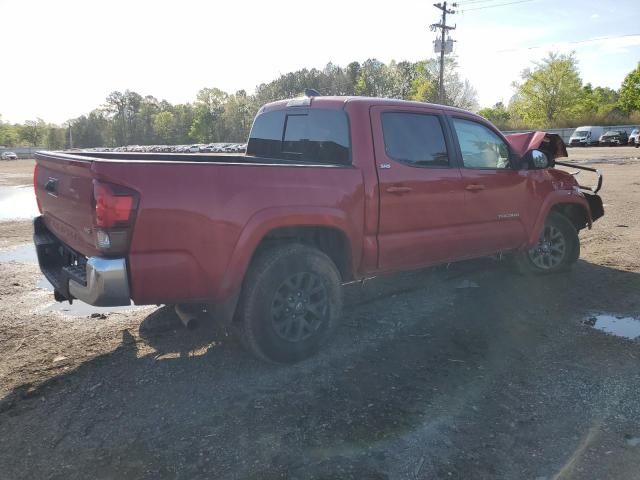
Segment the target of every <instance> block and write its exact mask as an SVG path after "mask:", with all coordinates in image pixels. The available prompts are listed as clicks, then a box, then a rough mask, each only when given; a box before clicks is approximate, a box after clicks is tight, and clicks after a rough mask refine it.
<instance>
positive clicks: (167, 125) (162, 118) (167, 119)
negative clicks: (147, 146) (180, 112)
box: [153, 111, 175, 143]
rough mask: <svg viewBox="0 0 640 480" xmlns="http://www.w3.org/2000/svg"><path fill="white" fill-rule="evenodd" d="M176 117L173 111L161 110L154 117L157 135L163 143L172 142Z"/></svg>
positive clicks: (154, 127)
mask: <svg viewBox="0 0 640 480" xmlns="http://www.w3.org/2000/svg"><path fill="white" fill-rule="evenodd" d="M174 121H175V117H174V115H173V113H171V112H166V111H165V112H159V113H157V114H156V115H155V117H153V129H154V131H155V135H156V136H157V137H158V139H159V140H160V142H162V143H171V140H172V135H173V133H172V132H173V126H174V125H173V124H174Z"/></svg>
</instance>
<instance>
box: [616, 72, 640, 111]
mask: <svg viewBox="0 0 640 480" xmlns="http://www.w3.org/2000/svg"><path fill="white" fill-rule="evenodd" d="M619 105H620V108H621V109H622V110H623V111H624V112H627V113H629V112H632V111H636V112H640V62H639V63H638V66H637V67H636V68H635V69H634V70H632V71H631V72H629V74H628V75H627V76H626V77H625V78H624V81H623V82H622V86H621V87H620V100H619Z"/></svg>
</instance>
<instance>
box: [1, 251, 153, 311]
mask: <svg viewBox="0 0 640 480" xmlns="http://www.w3.org/2000/svg"><path fill="white" fill-rule="evenodd" d="M9 262H13V263H23V264H31V265H37V264H38V257H37V255H36V249H35V247H34V246H33V244H31V243H27V244H24V245H19V246H17V247H13V248H9V249H4V250H0V263H9ZM36 287H38V288H40V289H42V290H48V291H50V292H52V295H51V298H53V286H52V285H51V284H50V283H49V282H48V281H47V279H46V278H45V277H44V276H42V277H41V278H40V279H39V280H38V282H37V283H36ZM141 308H143V307H140V306H136V305H130V306H124V307H94V306H93V305H89V304H87V303H84V302H81V301H80V300H74V301H73V304H72V305H70V304H69V303H68V302H63V303H59V302H55V303H51V304H50V305H48V306H47V307H46V310H49V311H53V312H61V313H63V314H65V315H68V316H71V317H84V316H89V315H91V314H105V315H106V314H108V313H118V312H130V311H133V310H138V309H141Z"/></svg>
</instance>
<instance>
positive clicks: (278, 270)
mask: <svg viewBox="0 0 640 480" xmlns="http://www.w3.org/2000/svg"><path fill="white" fill-rule="evenodd" d="M340 284H341V281H340V273H339V272H338V269H337V268H336V266H335V264H334V263H333V261H332V260H331V259H330V258H329V257H328V256H327V255H325V254H324V253H322V252H320V251H319V250H316V249H315V248H311V247H307V246H305V245H301V244H287V245H280V246H275V247H271V248H269V249H266V250H264V251H262V252H260V253H258V254H257V256H256V258H255V259H254V260H253V261H252V263H251V266H250V267H249V271H248V272H247V276H246V277H245V282H244V285H243V291H242V296H241V299H240V305H239V308H240V310H239V313H240V315H239V319H238V321H239V322H240V323H239V327H240V334H241V335H243V336H244V339H243V340H244V342H243V343H244V344H245V345H247V346H248V348H249V350H250V351H251V352H252V353H253V354H254V355H255V356H257V357H258V358H260V359H262V360H267V361H269V362H273V363H294V362H298V361H300V360H304V359H305V358H308V357H310V356H311V355H313V354H314V353H316V352H317V351H318V350H319V349H320V348H321V347H322V346H323V345H324V344H325V343H326V342H327V340H328V339H329V338H330V337H331V335H332V334H333V333H334V332H335V330H336V328H337V326H338V323H339V320H340V316H341V314H342V288H341V286H340Z"/></svg>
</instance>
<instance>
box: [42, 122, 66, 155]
mask: <svg viewBox="0 0 640 480" xmlns="http://www.w3.org/2000/svg"><path fill="white" fill-rule="evenodd" d="M65 131H66V129H65V128H63V127H59V126H57V125H52V124H50V125H47V127H46V132H47V133H46V137H45V144H46V146H47V149H49V150H62V149H63V148H64V147H65V143H66V138H65Z"/></svg>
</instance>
